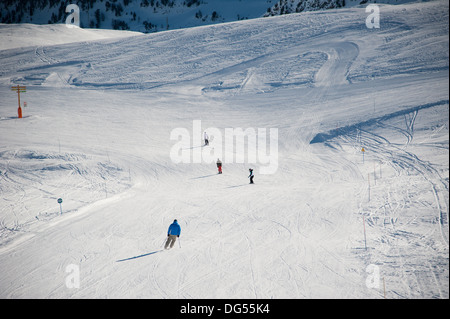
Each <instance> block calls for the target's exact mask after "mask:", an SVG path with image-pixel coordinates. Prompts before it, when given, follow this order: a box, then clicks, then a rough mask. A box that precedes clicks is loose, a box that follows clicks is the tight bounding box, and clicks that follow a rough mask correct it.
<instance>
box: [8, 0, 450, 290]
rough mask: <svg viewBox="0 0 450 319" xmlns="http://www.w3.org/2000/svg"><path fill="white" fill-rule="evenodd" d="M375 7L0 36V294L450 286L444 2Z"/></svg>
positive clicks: (446, 52) (445, 3)
mask: <svg viewBox="0 0 450 319" xmlns="http://www.w3.org/2000/svg"><path fill="white" fill-rule="evenodd" d="M379 8H380V28H379V29H368V28H367V27H366V23H365V22H366V18H367V16H368V13H366V12H365V7H360V8H351V9H341V10H330V11H321V12H312V13H301V14H292V15H286V16H281V17H274V18H264V19H255V20H248V21H240V22H235V23H228V24H219V25H214V26H208V27H199V28H192V29H183V30H176V31H168V32H161V33H155V34H150V35H136V34H132V36H131V34H130V36H125V37H123V35H124V34H120V33H119V34H120V35H121V36H122V37H120V38H116V37H115V34H114V33H109V34H108V35H104V37H105V38H104V39H92V38H89V39H86V41H81V40H78V39H80V37H82V34H81V33H82V32H86V31H85V30H79V29H78V30H77V29H70V30H66V31H64V32H73V37H72V36H70V35H67V36H65V37H61V39H63V40H64V38H66V39H67V42H70V43H66V44H54V42H52V40H53V39H54V37H51V36H46V35H45V33H44V34H43V33H41V32H40V31H39V30H41V28H43V26H32V25H27V26H26V27H27V28H28V30H29V29H30V28H31V31H30V32H35V34H36V37H37V36H39V44H38V45H37V44H36V43H35V42H33V43H31V44H30V45H29V46H26V45H25V46H24V45H23V44H14V43H11V42H9V44H8V46H7V47H2V46H1V45H0V48H1V49H2V50H0V61H1V63H0V96H1V99H0V192H1V196H0V270H1V271H0V297H1V298H384V297H386V298H448V297H449V284H448V283H449V263H448V256H449V255H448V254H449V251H448V206H449V190H448V184H449V159H448V156H449V130H448V129H449V112H448V111H449V91H448V85H449V80H448V78H449V77H448V74H449V73H448V72H449V55H448V45H449V42H448V41H449V38H448V19H449V17H448V2H447V1H432V2H426V3H414V4H408V5H398V6H391V5H379ZM0 27H1V28H0V32H1V37H2V39H3V38H5V37H6V38H7V37H8V36H7V35H5V33H4V32H3V31H2V30H4V26H0ZM23 27H24V26H21V25H16V26H15V28H17V30H15V32H20V30H21V28H23ZM61 27H64V26H61ZM73 39H77V41H73ZM71 40H72V41H71ZM88 40H89V41H88ZM11 41H13V40H11ZM13 85H24V86H26V87H27V92H26V93H23V94H21V101H22V103H23V102H27V107H23V118H22V119H18V118H17V94H16V93H15V92H13V91H11V86H13ZM239 129H242V131H244V132H247V134H248V135H251V133H252V132H256V133H258V138H259V137H261V136H262V137H269V135H270V136H271V137H272V139H267V140H265V141H266V142H267V143H258V145H257V146H258V150H257V151H258V152H256V151H255V150H254V149H253V148H252V146H255V145H253V144H252V143H251V142H247V139H245V140H246V143H245V144H244V147H243V148H239V147H236V146H238V145H237V144H238V142H237V140H238V137H236V136H233V135H231V136H230V135H227V134H229V133H230V132H234V133H237V132H239ZM205 130H206V131H207V132H209V135H210V136H212V137H211V140H210V146H208V147H201V144H200V143H201V140H200V139H201V134H202V133H203V131H205ZM180 132H181V133H182V134H178V133H180ZM248 140H250V141H251V137H249V138H248ZM183 143H186V144H183ZM180 145H182V146H181V147H179V148H177V147H178V146H180ZM230 146H231V147H230ZM363 148H364V152H362V149H363ZM254 151H255V152H254ZM219 156H221V157H222V161H223V163H224V164H223V174H220V175H219V174H217V168H216V165H215V161H216V160H217V157H219ZM180 159H183V161H181V160H180ZM180 161H181V162H180ZM268 167H270V168H271V170H270V172H269V173H268V174H263V172H264V169H268ZM249 168H254V169H255V170H254V173H255V178H254V181H255V184H254V185H249V184H248V182H249V181H248V178H247V176H248V169H249ZM267 171H268V170H266V173H267ZM58 198H62V199H63V202H62V204H61V208H62V214H61V213H60V206H59V204H58V203H57V199H58ZM174 219H177V220H178V222H179V224H180V226H181V229H182V231H181V236H180V240H181V242H179V243H180V244H181V245H178V243H177V244H176V245H175V246H174V248H172V249H171V250H169V251H161V250H162V246H163V243H164V240H165V238H166V236H167V228H168V227H169V225H170V224H171V223H172V221H173V220H174Z"/></svg>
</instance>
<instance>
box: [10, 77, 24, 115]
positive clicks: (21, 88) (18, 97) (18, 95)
mask: <svg viewBox="0 0 450 319" xmlns="http://www.w3.org/2000/svg"><path fill="white" fill-rule="evenodd" d="M11 91H16V92H17V99H18V101H19V108H18V109H17V112H18V114H19V119H21V118H22V108H21V107H20V93H21V92H22V93H25V92H26V91H27V87H26V86H20V85H16V86H12V87H11Z"/></svg>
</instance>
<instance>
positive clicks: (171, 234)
mask: <svg viewBox="0 0 450 319" xmlns="http://www.w3.org/2000/svg"><path fill="white" fill-rule="evenodd" d="M180 233H181V227H180V225H179V224H178V221H177V220H176V219H175V220H174V221H173V223H172V224H171V225H170V226H169V230H168V231H167V241H166V245H165V246H164V249H169V246H170V248H172V247H173V245H174V244H175V241H176V240H177V237H180Z"/></svg>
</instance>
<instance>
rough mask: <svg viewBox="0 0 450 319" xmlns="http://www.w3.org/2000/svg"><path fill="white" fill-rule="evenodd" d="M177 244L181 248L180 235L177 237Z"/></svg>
mask: <svg viewBox="0 0 450 319" xmlns="http://www.w3.org/2000/svg"><path fill="white" fill-rule="evenodd" d="M178 246H179V247H180V248H181V240H180V237H178Z"/></svg>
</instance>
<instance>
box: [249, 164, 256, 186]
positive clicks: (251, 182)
mask: <svg viewBox="0 0 450 319" xmlns="http://www.w3.org/2000/svg"><path fill="white" fill-rule="evenodd" d="M248 171H249V172H250V175H248V177H249V178H250V184H254V183H253V177H255V175H253V169H251V168H249V169H248Z"/></svg>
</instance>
